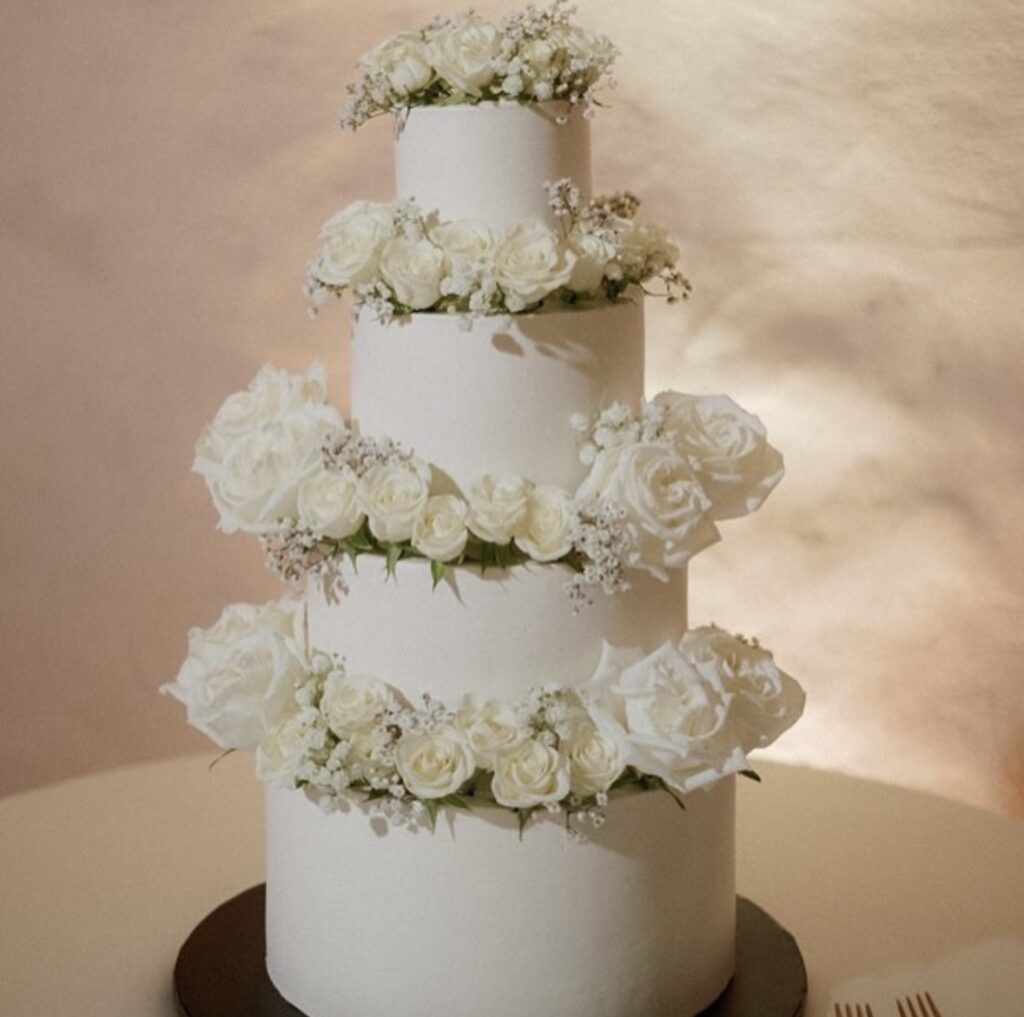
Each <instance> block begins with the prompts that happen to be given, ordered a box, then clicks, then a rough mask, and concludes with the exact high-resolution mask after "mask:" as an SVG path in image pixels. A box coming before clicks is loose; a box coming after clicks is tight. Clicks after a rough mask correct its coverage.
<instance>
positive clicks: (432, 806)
mask: <svg viewBox="0 0 1024 1017" xmlns="http://www.w3.org/2000/svg"><path fill="white" fill-rule="evenodd" d="M421 800H422V802H423V807H424V808H425V809H426V810H427V815H428V816H429V817H430V829H431V830H433V829H434V828H435V827H436V826H437V814H438V813H439V812H440V811H441V803H440V802H439V801H438V799H436V798H423V799H421Z"/></svg>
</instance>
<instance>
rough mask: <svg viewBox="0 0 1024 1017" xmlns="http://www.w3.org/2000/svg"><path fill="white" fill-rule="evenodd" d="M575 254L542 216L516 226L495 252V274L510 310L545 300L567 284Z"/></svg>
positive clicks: (516, 309)
mask: <svg viewBox="0 0 1024 1017" xmlns="http://www.w3.org/2000/svg"><path fill="white" fill-rule="evenodd" d="M575 264H576V255H575V254H573V253H572V251H570V250H569V249H568V247H566V246H565V244H563V243H562V241H561V239H560V238H559V237H558V235H557V234H556V233H555V232H554V231H553V230H551V229H549V228H548V227H547V226H546V225H545V224H544V223H543V222H541V221H540V219H536V218H533V219H527V220H526V221H525V222H522V223H519V224H518V225H516V226H513V227H512V228H511V230H509V231H508V232H507V233H506V234H505V236H504V238H503V239H502V241H501V243H500V244H499V246H498V249H497V251H496V252H495V256H494V274H495V278H496V279H497V282H498V285H499V286H500V287H501V288H502V290H503V291H504V293H505V303H506V304H507V306H508V309H509V310H510V311H521V310H522V309H523V308H524V307H526V306H527V305H528V304H533V303H536V302H537V301H540V300H543V299H544V298H545V297H546V296H547V295H548V294H549V293H553V292H554V291H555V290H557V289H559V288H560V287H562V286H565V285H566V284H567V283H568V282H569V279H570V277H571V276H572V271H573V267H574V266H575Z"/></svg>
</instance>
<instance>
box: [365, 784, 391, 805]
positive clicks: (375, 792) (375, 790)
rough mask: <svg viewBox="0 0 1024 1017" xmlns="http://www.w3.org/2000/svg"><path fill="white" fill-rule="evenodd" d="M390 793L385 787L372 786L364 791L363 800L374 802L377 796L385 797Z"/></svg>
mask: <svg viewBox="0 0 1024 1017" xmlns="http://www.w3.org/2000/svg"><path fill="white" fill-rule="evenodd" d="M390 794H391V792H390V791H388V790H387V789H386V788H379V787H372V788H370V789H369V790H368V791H367V792H366V797H365V798H364V799H363V801H364V802H375V801H377V800H378V799H379V798H387V797H388V796H389V795H390Z"/></svg>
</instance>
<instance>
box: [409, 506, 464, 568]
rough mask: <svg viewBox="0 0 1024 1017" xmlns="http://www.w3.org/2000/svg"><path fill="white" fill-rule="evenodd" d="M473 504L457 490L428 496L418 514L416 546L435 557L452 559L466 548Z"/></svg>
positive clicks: (433, 558)
mask: <svg viewBox="0 0 1024 1017" xmlns="http://www.w3.org/2000/svg"><path fill="white" fill-rule="evenodd" d="M468 517H469V506H468V505H467V504H466V503H465V502H464V501H463V500H462V499H461V498H458V497H456V496H455V495H454V494H438V495H434V496H433V497H432V498H428V499H427V501H426V504H425V505H424V506H423V511H422V512H420V514H419V515H418V516H417V517H416V522H415V523H414V525H413V530H412V546H413V547H415V548H416V550H417V551H419V552H420V554H425V555H426V556H427V557H428V558H431V559H432V560H433V561H452V560H454V559H455V558H458V557H459V555H460V554H462V552H463V551H464V550H465V548H466V540H467V538H468V537H469V531H468V530H467V528H466V520H467V519H468Z"/></svg>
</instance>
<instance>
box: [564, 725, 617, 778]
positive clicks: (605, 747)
mask: <svg viewBox="0 0 1024 1017" xmlns="http://www.w3.org/2000/svg"><path fill="white" fill-rule="evenodd" d="M561 748H562V753H563V754H564V756H565V758H566V760H567V761H568V763H569V790H570V791H571V792H572V793H573V794H574V795H579V796H580V797H581V798H590V797H591V796H592V795H596V794H601V793H602V792H604V791H607V790H608V789H609V788H610V787H611V786H612V784H614V783H615V782H616V781H617V780H618V779H619V777H620V776H622V771H623V770H624V769H625V768H626V743H625V740H624V739H622V738H621V737H615V736H614V734H612V733H610V732H606V731H602V730H601V729H600V728H599V727H597V725H596V724H594V722H593V721H592V720H591V719H590V718H589V717H586V716H584V717H582V718H579V719H577V720H576V722H575V724H574V726H573V728H572V730H571V732H570V734H569V737H568V738H566V739H565V741H564V742H563V743H562V746H561Z"/></svg>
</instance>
